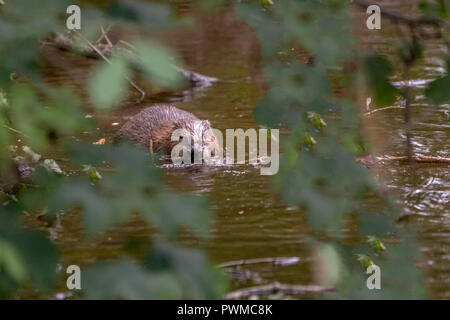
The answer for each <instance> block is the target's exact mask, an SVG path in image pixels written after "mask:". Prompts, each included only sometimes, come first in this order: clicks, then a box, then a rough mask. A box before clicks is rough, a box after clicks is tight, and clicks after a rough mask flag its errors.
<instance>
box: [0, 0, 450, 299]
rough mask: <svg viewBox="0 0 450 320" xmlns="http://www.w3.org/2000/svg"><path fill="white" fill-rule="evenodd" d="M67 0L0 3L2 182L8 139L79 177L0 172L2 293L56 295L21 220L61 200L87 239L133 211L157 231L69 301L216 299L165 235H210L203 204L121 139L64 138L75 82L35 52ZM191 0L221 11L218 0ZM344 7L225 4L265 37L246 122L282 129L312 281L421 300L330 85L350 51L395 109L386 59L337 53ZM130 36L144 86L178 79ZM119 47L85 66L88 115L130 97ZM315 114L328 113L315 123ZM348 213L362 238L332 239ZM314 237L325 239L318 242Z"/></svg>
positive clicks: (202, 265) (407, 248)
mask: <svg viewBox="0 0 450 320" xmlns="http://www.w3.org/2000/svg"><path fill="white" fill-rule="evenodd" d="M441 3H442V1H437V2H436V4H437V5H435V6H427V5H424V4H422V5H421V8H422V9H423V11H424V12H426V13H427V14H432V13H431V12H436V11H435V10H434V9H433V8H437V9H436V10H438V12H439V16H441V17H443V16H445V13H446V12H447V11H446V10H444V9H443V5H441ZM69 4H71V3H70V1H61V0H41V1H27V0H15V1H7V2H6V4H5V5H4V6H2V7H1V8H0V30H1V32H0V61H1V63H0V89H1V91H0V116H1V118H0V149H1V150H2V151H1V153H0V154H1V157H0V166H1V170H2V176H1V179H3V178H4V177H10V176H11V172H14V170H15V166H17V165H18V164H17V162H15V161H14V160H13V157H12V156H11V153H10V152H9V151H7V150H8V147H9V146H10V145H14V144H16V143H17V139H18V138H19V139H20V140H21V144H23V145H26V146H29V147H31V149H30V150H34V151H35V152H37V153H40V154H45V152H47V151H48V150H49V149H51V148H58V149H59V150H61V151H62V152H63V153H64V156H65V157H67V158H68V159H70V161H69V163H70V165H68V168H71V169H70V170H73V172H75V173H77V174H70V175H67V174H65V173H64V172H63V171H61V172H60V171H59V170H58V169H57V168H59V167H58V166H57V163H56V162H55V161H54V160H52V159H45V160H44V161H43V162H42V165H41V166H38V167H36V170H35V172H34V174H33V186H32V187H30V186H27V185H22V186H21V188H19V190H9V189H8V188H7V186H6V184H5V183H4V182H3V181H0V182H1V185H0V188H2V194H3V195H4V197H3V196H2V200H4V201H3V202H2V204H1V208H0V209H1V211H0V297H13V296H14V294H16V293H17V290H19V289H20V288H23V287H32V288H35V289H37V290H38V292H40V293H43V294H48V295H51V294H52V292H53V290H54V285H55V283H56V281H57V280H58V277H60V274H59V272H58V271H57V270H58V261H59V255H58V248H57V246H56V245H55V244H54V243H52V241H51V240H49V239H48V238H47V237H46V235H45V234H43V233H42V232H39V231H35V230H30V229H29V228H26V227H25V226H24V222H23V217H24V214H25V213H28V214H45V217H46V219H48V220H53V219H56V217H57V215H58V214H61V213H64V212H69V211H71V210H77V212H79V213H80V214H81V215H82V221H83V227H84V230H85V233H86V235H85V236H86V237H88V238H89V239H91V238H92V237H95V236H98V235H101V234H103V233H104V232H105V231H107V230H108V229H109V228H110V227H113V226H115V225H117V224H120V223H125V222H127V221H130V219H133V218H134V215H135V214H138V216H139V217H140V218H141V219H143V220H144V221H146V222H148V223H149V224H151V225H154V226H156V228H157V229H158V230H159V232H160V234H161V236H162V237H163V238H164V239H165V240H158V241H156V240H154V239H153V240H152V246H151V249H150V250H149V252H148V254H147V256H146V257H145V258H144V259H143V260H142V261H138V260H135V259H132V258H130V257H121V258H119V259H116V260H108V261H98V262H95V263H93V264H92V265H90V266H86V267H87V268H88V269H87V270H86V274H85V275H84V276H83V278H82V279H83V280H82V281H83V285H82V287H83V292H82V295H81V297H85V298H97V299H98V298H111V299H113V298H122V299H165V298H171V299H181V298H208V299H215V298H221V297H223V296H224V293H225V292H226V289H227V282H226V280H225V279H224V278H223V276H222V275H221V274H220V273H219V272H218V271H217V270H216V269H215V268H214V267H213V266H212V265H211V264H210V262H208V260H207V258H206V257H205V255H204V253H203V252H201V251H199V250H196V249H189V248H181V247H179V246H177V244H176V240H177V236H178V235H179V232H180V230H183V229H187V230H189V231H191V232H193V233H195V235H197V236H198V237H205V236H207V234H208V230H209V228H210V222H211V214H210V211H209V209H208V202H207V200H206V199H205V198H203V197H198V196H189V195H184V194H183V195H180V194H177V193H175V192H173V191H171V190H167V189H162V186H163V184H164V181H163V179H162V177H161V174H160V172H159V171H158V170H157V169H156V168H155V166H154V165H153V164H152V159H151V158H150V157H149V156H148V154H146V153H144V152H142V151H140V150H136V149H135V148H133V147H130V146H126V145H121V146H118V147H110V146H92V145H86V144H83V143H80V142H76V141H74V140H73V139H71V136H72V135H77V134H79V133H80V132H83V131H89V130H93V128H94V126H93V125H94V123H93V122H92V121H91V120H89V119H86V118H85V117H84V109H83V103H82V99H81V97H80V96H79V95H78V94H77V93H76V92H74V91H73V90H72V89H70V88H65V87H53V86H51V85H49V84H48V83H46V82H44V81H43V77H42V73H41V69H40V55H39V50H38V48H39V46H40V41H43V40H45V39H46V37H48V36H49V35H51V34H52V33H54V32H59V31H62V30H64V27H65V10H66V8H67V6H68V5H69ZM203 4H204V7H205V8H210V9H211V8H215V9H218V8H220V6H221V5H225V2H224V1H217V0H215V1H203ZM349 4H350V1H338V0H324V1H316V0H303V1H294V0H284V1H276V0H274V1H238V2H237V3H236V12H237V13H238V14H239V16H240V18H241V19H242V20H243V21H245V22H247V23H248V24H249V25H250V26H251V27H252V28H253V29H254V30H255V32H256V34H257V36H258V38H259V39H260V41H261V54H262V56H263V58H264V62H263V63H264V68H265V71H266V79H267V81H268V82H269V83H270V89H269V90H268V92H267V94H266V96H265V97H264V98H263V99H262V100H260V101H259V102H258V105H257V108H256V110H255V117H256V119H257V121H258V123H259V124H261V125H265V126H267V127H276V128H278V127H280V126H283V127H287V128H288V129H289V130H290V132H291V133H290V135H289V136H288V137H285V138H284V137H283V139H282V142H283V155H282V159H281V170H280V173H279V174H278V175H276V176H275V177H274V179H273V183H274V186H275V187H276V190H277V191H278V192H279V193H280V194H281V198H282V200H283V201H284V202H286V203H288V204H293V205H298V206H300V207H302V208H304V209H305V212H306V217H307V222H308V224H309V225H310V226H311V227H312V229H313V230H314V232H315V235H316V239H315V240H314V241H312V244H313V245H315V246H316V247H317V248H318V255H319V256H320V257H321V259H322V261H324V263H325V264H326V265H327V266H328V267H329V268H330V272H328V273H327V276H326V279H324V283H332V284H333V285H336V286H337V287H338V289H339V290H338V292H337V296H338V297H340V298H422V297H424V296H425V290H424V288H423V281H422V279H421V273H420V272H419V271H418V270H417V269H416V268H415V267H414V261H415V259H417V257H418V248H417V245H416V244H415V239H414V238H413V237H410V236H407V235H406V232H405V230H403V229H401V228H398V227H396V225H395V223H394V221H395V218H396V215H397V213H398V208H396V206H395V205H394V203H393V200H392V198H390V197H384V196H382V195H381V194H380V192H379V189H378V185H377V184H376V183H375V182H374V181H373V180H372V178H371V177H369V175H368V173H367V170H366V169H365V168H363V167H362V166H361V165H360V164H358V163H356V162H355V161H354V155H355V154H359V153H365V152H367V147H366V146H365V144H364V142H363V141H362V138H361V135H360V134H359V122H358V117H357V108H356V107H355V103H356V102H355V101H353V100H351V99H342V98H341V97H338V96H336V95H335V93H334V85H335V83H334V79H336V77H339V76H341V72H340V71H342V66H343V65H344V63H345V62H349V61H350V62H355V61H357V62H358V68H359V69H360V70H362V71H363V72H364V75H365V78H366V80H367V83H368V86H369V89H370V90H371V92H372V94H373V97H374V101H375V104H376V105H377V106H384V105H389V104H392V103H393V102H394V101H395V100H396V99H397V96H398V95H399V92H398V91H397V90H396V89H395V87H393V86H392V85H391V83H390V81H389V77H390V75H391V73H392V68H393V67H392V65H391V64H390V63H389V62H388V60H387V59H386V58H384V57H381V56H379V55H374V54H373V53H368V54H366V53H364V52H359V51H356V49H355V50H351V49H349V48H352V46H353V45H354V44H355V41H354V39H353V37H352V36H351V35H350V25H349V24H350V8H349ZM83 14H84V18H83V21H84V22H83V23H84V24H85V25H88V27H86V30H87V31H86V32H85V31H83V32H85V36H86V37H87V38H92V35H91V34H90V32H91V31H92V30H94V29H96V30H97V31H98V26H99V25H100V24H101V23H103V22H105V21H110V20H111V19H113V20H114V21H115V22H116V23H119V24H120V23H121V24H123V25H126V26H133V27H135V28H139V27H145V28H152V29H156V30H158V29H161V28H169V27H170V26H173V25H176V24H177V20H176V18H175V14H174V12H173V11H172V10H171V8H170V6H168V5H164V4H154V3H148V2H141V1H126V0H120V1H114V2H113V4H111V5H109V4H108V5H106V4H105V5H104V6H103V5H102V7H101V8H100V9H96V8H95V7H89V8H87V9H86V10H83ZM136 47H137V52H138V54H139V57H140V59H141V61H142V63H143V67H144V69H145V71H146V73H145V75H146V76H147V79H148V80H149V81H151V82H152V83H154V84H157V85H159V86H164V87H168V88H172V87H174V86H176V85H177V84H178V83H179V81H180V79H179V74H178V73H177V72H176V70H174V69H173V67H172V66H173V63H174V62H173V61H172V60H169V56H174V55H173V53H171V52H170V51H169V50H168V49H166V48H164V47H163V46H161V45H159V44H157V43H138V44H137V45H136ZM298 48H301V49H302V50H305V51H306V52H307V53H308V54H309V55H310V56H311V57H312V60H311V63H310V64H308V65H305V64H303V63H301V62H300V61H299V60H298V59H297V57H296V55H295V54H292V55H282V56H283V59H280V52H291V51H294V52H295V50H296V49H298ZM410 52H412V51H410ZM404 57H406V56H405V55H404ZM404 57H403V58H404ZM128 58H129V57H124V58H117V59H113V60H112V61H111V63H106V62H105V63H102V62H100V63H99V64H98V66H96V68H95V69H94V71H93V74H92V77H91V81H90V82H89V84H88V92H89V98H90V100H91V101H92V102H93V106H94V107H95V108H97V109H98V110H99V112H101V111H102V110H103V109H108V108H111V107H114V106H118V105H119V104H120V102H121V101H123V99H125V98H126V92H127V86H128V82H127V81H126V78H125V77H124V75H127V74H129V71H128V62H130V61H127V59H128ZM130 59H131V58H130ZM349 79H350V80H349V81H348V83H347V86H348V88H349V90H353V91H354V90H356V89H355V88H356V87H357V86H356V85H355V82H354V80H352V79H354V78H351V77H350V78H349ZM448 83H449V78H448V74H447V75H446V76H445V77H443V78H441V79H438V80H436V81H434V82H432V83H431V84H430V86H429V88H428V89H427V91H426V94H427V96H428V97H429V99H430V100H432V101H434V102H436V103H439V102H442V101H448V90H447V89H448ZM107 111H108V110H106V112H107ZM326 114H338V115H339V116H340V117H339V118H337V119H336V120H333V121H327V122H325V121H324V120H323V116H324V115H326ZM105 164H108V166H112V167H113V168H114V171H113V172H105V173H103V172H102V173H101V174H100V172H101V170H100V169H99V168H101V167H104V166H105ZM19 165H20V163H19ZM83 172H84V173H83ZM5 179H6V178H5ZM19 184H20V183H19ZM38 186H39V187H38ZM162 190H164V191H162ZM369 196H375V197H378V198H379V202H380V206H379V208H378V210H377V212H367V210H366V209H365V206H364V201H365V200H366V199H367V197H369ZM353 218H354V219H356V221H357V223H356V224H357V227H358V231H359V234H360V240H359V241H358V243H356V244H353V245H352V246H348V245H343V243H342V242H343V241H342V239H343V238H344V234H343V233H344V231H343V230H344V229H345V228H344V227H345V225H346V224H347V223H348V222H349V220H351V219H353ZM323 235H326V238H327V239H328V241H319V240H317V239H319V238H321V239H323V237H321V236H323ZM388 235H389V237H395V238H396V239H397V242H398V243H396V244H395V245H394V244H392V245H386V246H385V245H384V244H383V242H382V240H381V239H383V237H386V236H388ZM368 237H369V238H368ZM356 255H358V256H356ZM358 260H359V261H360V262H361V263H362V264H363V266H364V267H366V266H367V265H369V264H370V263H375V264H377V265H380V266H381V269H382V272H383V283H384V284H385V285H384V286H383V290H381V291H376V290H375V291H369V290H367V288H366V287H365V284H366V282H365V279H366V277H365V273H364V272H363V271H361V267H360V264H358ZM83 267H84V266H83Z"/></svg>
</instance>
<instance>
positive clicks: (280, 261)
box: [218, 257, 300, 268]
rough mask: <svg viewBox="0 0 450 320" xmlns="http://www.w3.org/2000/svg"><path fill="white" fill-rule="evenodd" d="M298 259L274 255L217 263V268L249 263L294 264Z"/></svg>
mask: <svg viewBox="0 0 450 320" xmlns="http://www.w3.org/2000/svg"><path fill="white" fill-rule="evenodd" d="M299 260H300V258H298V257H276V258H257V259H246V260H236V261H229V262H224V263H221V264H219V265H218V267H219V268H230V267H237V266H243V265H249V264H259V263H273V264H282V265H288V264H294V263H297V262H298V261H299Z"/></svg>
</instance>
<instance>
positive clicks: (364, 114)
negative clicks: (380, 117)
mask: <svg viewBox="0 0 450 320" xmlns="http://www.w3.org/2000/svg"><path fill="white" fill-rule="evenodd" d="M388 109H405V107H402V106H390V107H384V108H379V109H374V110H372V111H369V112H366V113H363V116H364V117H368V116H371V115H372V114H374V113H375V112H378V111H383V110H388Z"/></svg>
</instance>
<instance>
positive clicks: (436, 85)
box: [425, 61, 450, 104]
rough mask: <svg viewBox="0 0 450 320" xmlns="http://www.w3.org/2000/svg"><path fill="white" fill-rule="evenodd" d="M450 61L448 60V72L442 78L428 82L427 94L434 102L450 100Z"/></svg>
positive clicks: (440, 102) (439, 102)
mask: <svg viewBox="0 0 450 320" xmlns="http://www.w3.org/2000/svg"><path fill="white" fill-rule="evenodd" d="M449 70H450V61H449V62H447V73H446V75H445V76H443V77H442V78H439V79H436V80H434V81H433V82H430V83H429V84H428V87H427V89H426V90H425V95H426V97H427V98H428V100H429V101H430V102H431V103H433V104H442V103H447V102H449V101H450V89H449V88H450V75H449V73H448V71H449Z"/></svg>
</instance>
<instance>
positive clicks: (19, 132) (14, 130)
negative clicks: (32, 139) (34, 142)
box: [3, 124, 29, 138]
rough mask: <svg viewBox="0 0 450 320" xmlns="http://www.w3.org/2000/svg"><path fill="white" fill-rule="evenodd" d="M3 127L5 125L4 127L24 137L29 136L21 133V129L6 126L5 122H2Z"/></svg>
mask: <svg viewBox="0 0 450 320" xmlns="http://www.w3.org/2000/svg"><path fill="white" fill-rule="evenodd" d="M3 127H5V128H6V129H8V130H11V131H12V132H15V133H17V134H20V135H22V136H24V137H26V138H29V136H27V135H26V134H25V133H23V132H22V131H19V130H17V129H14V128H12V127H10V126H7V125H6V124H4V125H3Z"/></svg>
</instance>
